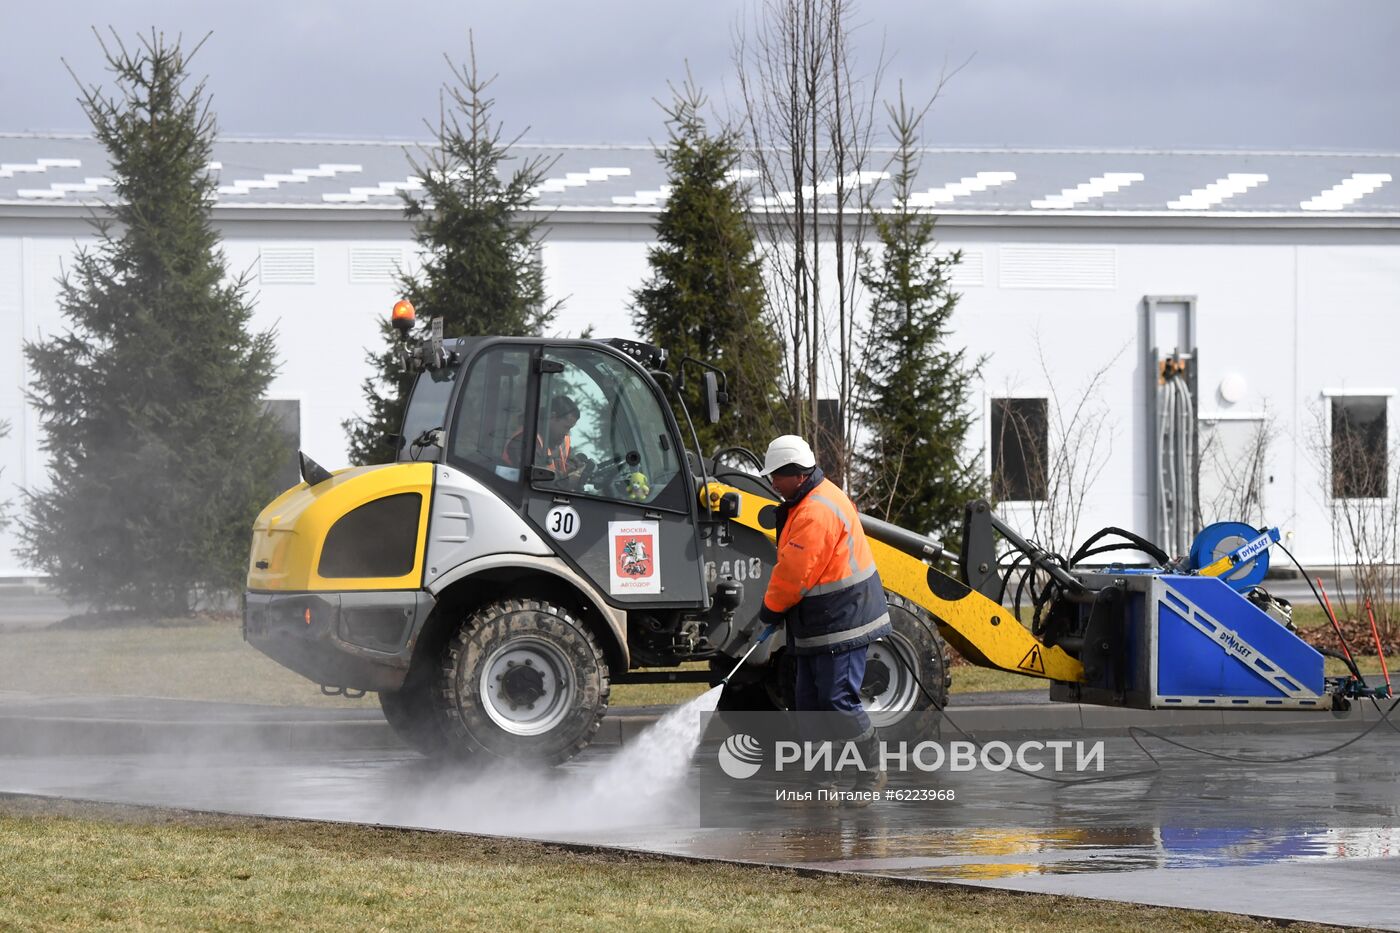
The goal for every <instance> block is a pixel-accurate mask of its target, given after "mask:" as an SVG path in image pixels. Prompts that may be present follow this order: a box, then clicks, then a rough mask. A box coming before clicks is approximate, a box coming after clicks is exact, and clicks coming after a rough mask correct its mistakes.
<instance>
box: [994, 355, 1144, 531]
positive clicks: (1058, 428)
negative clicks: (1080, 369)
mask: <svg viewBox="0 0 1400 933" xmlns="http://www.w3.org/2000/svg"><path fill="white" fill-rule="evenodd" d="M1126 349H1127V347H1126V346H1125V347H1123V348H1122V349H1120V350H1119V351H1118V353H1117V354H1115V355H1114V357H1113V358H1112V359H1111V360H1109V361H1108V362H1107V363H1105V364H1104V365H1103V366H1101V367H1099V368H1098V369H1097V370H1095V371H1094V372H1093V373H1091V374H1090V376H1089V378H1088V379H1087V380H1086V381H1085V382H1084V383H1083V384H1082V386H1081V387H1080V388H1078V389H1076V390H1075V391H1074V393H1073V394H1072V395H1071V396H1068V397H1062V396H1061V394H1060V390H1059V389H1058V388H1057V386H1058V385H1059V384H1060V380H1059V379H1057V378H1053V377H1052V376H1051V373H1050V366H1049V363H1048V361H1047V360H1046V357H1045V348H1044V347H1043V346H1042V345H1041V342H1040V338H1039V336H1038V335H1037V337H1036V355H1037V358H1038V359H1039V362H1040V370H1041V375H1042V377H1043V378H1044V380H1045V384H1046V385H1047V386H1048V387H1049V389H1048V393H1049V396H1048V398H1047V399H1046V406H1045V425H1044V434H1043V436H1042V434H1041V428H1040V426H1038V425H1032V424H1030V423H1029V422H1028V419H1026V418H1025V417H1024V416H1022V415H1019V414H1018V413H1016V412H1014V411H1010V410H1006V411H1005V412H1004V413H1003V415H1002V417H1001V418H1000V422H1001V428H1000V435H999V436H998V437H994V438H992V444H993V446H995V447H997V449H999V450H1006V449H1007V447H1008V445H1016V446H1017V447H1018V448H1019V450H1020V451H1021V453H1022V456H1023V457H1024V460H1025V465H1026V469H1027V473H1028V474H1029V475H1030V476H1031V478H1032V482H1031V484H1030V485H1031V486H1032V490H1031V491H1032V492H1033V493H1034V494H1033V495H1031V496H1029V497H1024V496H1023V494H1024V492H1025V490H1016V489H1013V488H1012V485H1013V484H1012V482H1011V479H1012V478H1011V477H1009V476H1007V475H1005V473H1004V471H993V474H992V482H991V488H992V496H993V498H994V499H995V500H997V501H1006V500H1008V499H1012V498H1013V496H1014V497H1016V498H1024V501H1025V502H1026V506H1027V511H1028V512H1029V516H1030V521H1031V528H1030V531H1029V535H1028V536H1029V537H1031V538H1032V539H1034V540H1035V541H1036V542H1037V543H1039V544H1040V546H1041V547H1043V548H1045V549H1046V550H1048V551H1050V552H1051V553H1053V554H1061V555H1065V556H1068V555H1069V554H1071V553H1072V552H1073V550H1074V546H1075V542H1076V541H1077V540H1078V538H1079V523H1080V519H1081V518H1082V516H1083V514H1084V507H1085V504H1086V503H1087V502H1088V499H1089V494H1090V493H1091V492H1092V490H1093V488H1094V484H1095V483H1097V482H1098V479H1099V477H1100V476H1101V475H1102V474H1103V471H1104V469H1105V468H1106V467H1107V466H1108V460H1109V457H1110V455H1111V454H1112V452H1113V435H1114V427H1115V426H1114V423H1113V421H1112V420H1111V419H1110V418H1109V417H1108V413H1109V409H1108V405H1107V403H1106V402H1105V401H1104V399H1103V390H1104V385H1105V383H1106V382H1107V380H1108V374H1109V372H1110V371H1111V370H1112V369H1113V366H1114V364H1115V363H1117V362H1118V360H1119V358H1121V357H1122V355H1123V353H1124V351H1125V350H1126Z"/></svg>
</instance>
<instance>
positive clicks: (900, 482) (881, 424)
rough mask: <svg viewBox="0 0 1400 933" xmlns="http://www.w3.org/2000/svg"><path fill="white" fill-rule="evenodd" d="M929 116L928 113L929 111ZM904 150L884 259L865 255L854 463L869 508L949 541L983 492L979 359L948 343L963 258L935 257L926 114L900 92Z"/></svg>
mask: <svg viewBox="0 0 1400 933" xmlns="http://www.w3.org/2000/svg"><path fill="white" fill-rule="evenodd" d="M925 109H926V108H925ZM889 114H890V120H891V127H890V129H891V132H892V133H893V135H894V137H895V139H896V141H897V144H898V145H897V148H896V151H895V155H894V158H893V160H892V163H891V170H892V182H893V189H894V199H895V201H894V204H895V206H894V209H893V210H892V211H887V212H879V213H877V214H876V216H875V220H874V225H875V233H876V236H877V239H878V240H879V243H880V247H881V255H880V256H879V261H878V262H876V261H873V257H866V262H865V263H864V265H863V269H864V271H863V272H862V275H861V282H862V284H863V285H864V286H865V288H866V290H867V293H868V294H869V296H870V303H869V310H870V323H869V326H868V330H867V334H866V338H867V352H866V357H865V365H864V366H863V367H862V368H861V370H860V372H859V374H858V376H857V380H858V381H857V388H858V393H857V398H858V399H859V402H858V405H857V413H858V414H859V416H860V420H861V423H862V425H863V428H864V444H863V446H862V449H861V450H860V451H859V453H858V455H857V458H856V460H857V462H856V466H857V475H858V478H859V481H860V487H861V493H860V502H861V506H862V508H863V509H864V510H865V511H867V512H869V513H871V514H874V515H877V516H879V517H881V518H884V519H885V520H887V521H890V522H893V523H895V524H896V525H900V526H902V527H904V528H908V529H910V530H912V531H917V532H920V533H929V534H939V535H949V534H951V533H952V532H953V531H954V530H955V529H956V528H957V526H958V523H959V522H960V520H961V518H962V514H963V507H964V506H965V505H966V503H967V501H968V500H969V499H974V498H977V496H978V495H980V493H981V489H982V478H981V471H980V470H979V468H978V463H977V458H976V457H968V456H967V455H966V454H965V453H964V440H965V438H966V436H967V433H968V431H969V429H970V428H971V427H972V424H973V420H974V419H973V415H972V411H971V407H970V405H969V398H970V396H971V393H972V385H973V380H974V379H975V378H976V376H977V373H978V370H979V369H980V367H981V361H980V360H978V361H975V362H972V363H969V362H968V360H967V359H966V351H965V350H963V349H956V350H954V349H950V348H949V347H948V345H947V339H948V333H949V327H950V319H951V317H952V314H953V310H954V308H956V307H957V303H958V297H959V296H958V294H957V293H956V292H954V291H953V290H952V286H951V284H950V282H949V277H950V275H951V274H952V270H953V267H954V266H955V265H957V263H958V261H959V260H960V259H961V254H960V253H957V252H954V253H952V254H949V255H946V256H937V255H935V253H934V247H935V240H934V218H933V217H932V216H931V215H929V214H924V213H920V212H919V211H918V210H917V209H916V208H914V207H913V206H911V205H910V203H909V201H910V196H911V195H912V194H913V189H914V179H915V176H916V175H917V174H918V169H919V151H918V130H919V126H920V123H921V122H922V119H923V111H915V110H913V109H911V108H910V107H908V106H907V105H906V104H905V102H904V97H903V91H902V90H901V93H900V100H899V105H898V108H895V107H890V108H889Z"/></svg>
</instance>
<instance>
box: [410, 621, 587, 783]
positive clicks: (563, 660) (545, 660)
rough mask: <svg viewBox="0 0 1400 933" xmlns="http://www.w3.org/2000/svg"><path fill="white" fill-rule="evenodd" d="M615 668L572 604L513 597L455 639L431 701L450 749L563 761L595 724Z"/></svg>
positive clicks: (584, 742) (584, 740) (467, 624)
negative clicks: (611, 668) (571, 610)
mask: <svg viewBox="0 0 1400 933" xmlns="http://www.w3.org/2000/svg"><path fill="white" fill-rule="evenodd" d="M608 677H609V673H608V662H607V659H606V658H605V657H604V656H603V651H602V649H601V648H600V647H599V645H598V640H597V639H596V638H595V637H594V636H593V633H592V632H590V631H589V630H588V628H587V627H586V626H585V625H584V624H583V623H582V622H580V621H579V620H578V619H576V618H575V617H574V616H573V615H571V614H570V613H569V611H568V610H567V609H565V608H563V607H562V606H557V605H555V604H553V603H549V602H545V601H543V600H533V599H507V600H501V601H499V602H495V603H490V604H488V605H486V606H482V607H481V608H479V609H477V610H476V611H475V612H473V613H472V614H471V615H470V616H468V617H467V618H466V619H465V620H463V622H462V624H461V627H460V628H459V629H458V631H457V632H456V634H455V635H453V637H451V638H450V639H449V640H448V642H447V646H446V648H445V650H444V651H443V654H442V659H441V667H440V671H439V676H438V681H437V690H436V691H435V692H434V700H435V702H436V705H437V707H438V710H439V713H440V714H441V715H442V717H443V723H444V725H445V733H446V737H447V741H448V745H449V747H450V750H451V752H452V753H453V754H455V755H458V756H470V757H473V758H486V759H502V760H509V761H523V762H530V763H539V764H558V763H560V762H563V761H567V760H568V759H570V758H572V757H574V756H575V755H577V754H578V753H579V752H580V751H582V750H583V749H584V748H586V747H587V745H588V743H589V742H590V741H591V740H592V739H593V736H594V734H596V733H597V731H598V726H599V724H600V723H601V722H602V721H603V714H604V713H606V712H607V709H608V692H609V680H608Z"/></svg>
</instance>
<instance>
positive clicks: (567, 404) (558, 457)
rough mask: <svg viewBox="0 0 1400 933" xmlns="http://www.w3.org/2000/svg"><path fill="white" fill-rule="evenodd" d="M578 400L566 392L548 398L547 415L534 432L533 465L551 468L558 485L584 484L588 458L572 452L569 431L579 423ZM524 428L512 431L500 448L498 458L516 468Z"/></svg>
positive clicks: (576, 485)
mask: <svg viewBox="0 0 1400 933" xmlns="http://www.w3.org/2000/svg"><path fill="white" fill-rule="evenodd" d="M578 417H579V411H578V404H577V403H576V402H575V401H574V400H573V399H571V398H569V397H568V396H567V395H556V396H554V397H553V398H552V399H550V400H549V417H548V418H547V419H546V421H545V423H544V429H543V431H542V432H541V433H539V434H536V435H535V460H534V465H535V466H537V467H542V468H544V469H547V470H553V471H554V482H555V483H558V484H560V485H565V486H571V487H575V488H576V487H579V486H581V485H582V484H583V480H584V478H585V477H584V473H585V470H586V469H587V467H588V465H589V462H590V461H589V460H588V458H587V457H585V456H584V455H583V454H579V453H574V452H573V440H572V439H571V438H570V437H569V432H570V431H572V430H573V428H574V425H576V424H578ZM524 436H525V429H524V428H523V427H522V428H521V429H520V430H519V431H516V432H515V434H513V435H511V438H510V440H509V441H507V442H506V446H505V450H503V451H502V452H501V460H502V462H504V463H505V465H506V466H508V467H514V468H518V467H519V466H520V464H519V463H518V462H517V461H518V460H519V459H520V454H521V452H522V448H523V447H524V444H523V443H522V442H523V441H524Z"/></svg>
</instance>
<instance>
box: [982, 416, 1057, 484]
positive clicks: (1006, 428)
mask: <svg viewBox="0 0 1400 933" xmlns="http://www.w3.org/2000/svg"><path fill="white" fill-rule="evenodd" d="M1048 433H1049V421H1048V417H1047V412H1046V400H1045V399H1043V398H994V399H992V443H991V449H992V493H993V495H994V496H996V498H997V499H998V500H999V501H1003V502H1007V501H1011V502H1016V501H1021V502H1026V501H1036V500H1042V499H1045V498H1046V497H1047V496H1046V481H1045V472H1046V469H1045V468H1046V454H1047V451H1048V450H1049V449H1050V445H1049V442H1048Z"/></svg>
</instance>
